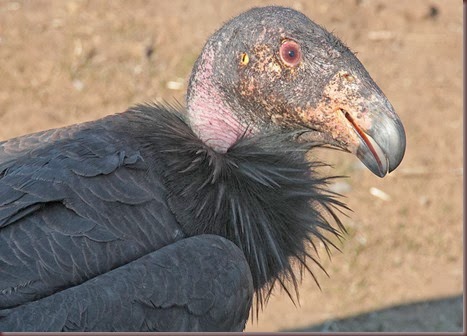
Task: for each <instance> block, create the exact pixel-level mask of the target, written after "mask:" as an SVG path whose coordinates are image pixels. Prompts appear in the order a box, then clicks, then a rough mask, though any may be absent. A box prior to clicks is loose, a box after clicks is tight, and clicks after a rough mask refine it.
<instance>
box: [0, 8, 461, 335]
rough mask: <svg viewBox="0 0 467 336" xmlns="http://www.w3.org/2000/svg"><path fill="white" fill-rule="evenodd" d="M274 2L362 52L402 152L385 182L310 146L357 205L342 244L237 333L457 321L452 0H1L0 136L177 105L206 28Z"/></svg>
mask: <svg viewBox="0 0 467 336" xmlns="http://www.w3.org/2000/svg"><path fill="white" fill-rule="evenodd" d="M273 3H274V4H283V5H289V6H292V7H294V8H296V9H299V10H301V11H303V12H304V13H305V14H307V15H308V16H309V17H310V18H312V19H314V20H315V21H317V22H318V23H320V24H322V25H324V26H325V27H326V28H327V29H329V30H332V31H334V32H335V33H336V34H337V35H338V36H339V37H340V38H341V39H342V40H343V41H344V42H345V43H346V44H347V45H348V46H349V47H350V48H351V49H352V50H353V51H355V52H357V53H358V57H359V58H360V60H361V61H362V63H363V64H364V65H365V66H366V68H367V70H368V71H369V72H370V73H371V74H372V76H373V78H374V79H375V80H376V82H377V83H378V84H379V85H380V87H381V88H382V89H383V91H384V92H385V93H386V95H387V96H388V97H389V99H390V101H391V102H392V104H393V105H394V107H395V108H396V110H397V112H398V113H399V115H400V117H401V119H402V120H403V123H404V125H405V128H406V132H407V137H408V138H407V152H406V156H405V158H404V161H403V163H402V164H401V166H400V168H399V169H398V170H397V171H396V172H394V173H393V174H391V175H389V176H388V177H386V178H384V179H379V178H377V177H375V176H373V175H372V174H371V173H370V172H369V171H367V170H365V169H362V168H361V165H360V164H358V162H357V160H356V159H355V158H353V157H352V156H350V155H347V154H343V153H335V152H331V153H329V152H322V153H321V152H320V153H319V157H320V158H323V159H325V160H328V161H330V162H331V163H333V164H334V165H335V167H334V169H329V170H328V171H327V172H328V173H330V174H335V173H336V172H337V174H346V175H348V176H350V177H349V178H348V179H345V180H342V181H341V182H340V184H337V185H335V186H334V187H335V188H336V189H338V190H341V191H343V192H344V194H345V195H346V197H347V199H346V202H347V204H348V205H349V206H350V208H352V210H353V212H352V213H350V214H349V216H350V217H349V218H344V219H343V220H344V223H345V225H346V226H347V228H348V234H347V235H346V237H345V240H343V241H342V243H339V246H340V248H341V250H342V253H340V252H335V253H333V256H332V260H329V259H328V258H327V256H326V253H324V251H323V253H322V255H321V258H322V263H323V265H324V266H325V268H326V270H327V271H328V273H329V276H330V277H329V278H328V277H326V276H325V275H324V274H323V273H322V272H320V271H319V270H318V269H317V270H316V275H317V277H318V279H319V282H320V284H321V287H322V290H321V291H320V290H319V289H318V288H317V286H316V284H315V283H314V282H313V279H312V278H311V276H305V278H304V280H303V283H302V285H301V299H300V303H301V305H300V306H298V307H295V306H294V305H293V304H292V303H291V302H290V300H289V299H288V298H287V296H286V295H285V294H284V293H281V292H277V293H275V295H274V297H273V298H272V299H271V300H270V302H269V304H268V305H267V307H266V309H265V310H264V311H263V312H262V314H260V317H259V320H258V321H257V322H250V323H249V324H248V327H247V331H276V330H323V331H324V330H331V331H332V330H334V331H335V330H340V331H344V330H349V331H350V330H353V331H359V330H360V331H363V330H374V331H397V330H416V331H443V330H444V331H448V330H451V331H460V330H462V329H463V322H462V309H463V308H462V293H463V286H462V283H463V281H462V280H463V271H462V261H463V253H462V252H463V250H462V246H463V245H462V234H463V225H462V216H463V212H462V197H463V194H462V184H463V165H462V148H463V146H462V145H463V142H462V136H463V133H462V122H463V119H462V112H461V111H462V65H461V58H462V4H461V2H460V1H443V0H439V1H435V0H427V1H425V0H418V1H402V0H397V1H390V2H388V1H385V0H373V1H368V0H355V1H351V0H345V1H339V0H333V1H319V0H316V1H280V0H276V1H240V2H231V1H201V0H197V1H189V2H188V1H179V0H171V1H160V2H155V1H143V0H138V1H125V2H124V1H112V2H110V1H109V2H104V1H78V0H76V1H73V0H70V1H58V0H57V1H41V0H35V1H5V0H2V1H0V59H1V62H0V139H7V138H10V137H14V136H18V135H21V134H25V133H29V132H34V131H38V130H42V129H47V128H52V127H58V126H63V125H67V124H71V123H76V122H81V121H86V120H92V119H96V118H98V117H101V116H104V115H107V114H110V113H115V112H120V111H123V110H125V109H126V108H127V107H128V106H130V105H132V104H135V103H138V102H144V101H151V100H156V99H157V100H162V99H164V100H166V101H168V102H173V101H174V99H177V100H179V101H183V92H184V90H185V88H186V79H187V77H188V74H189V72H190V70H191V66H192V64H193V62H194V60H195V58H196V56H197V54H198V52H199V51H200V49H201V47H202V45H203V42H204V41H205V40H206V38H207V37H208V35H209V34H210V33H212V32H213V31H214V30H215V29H217V28H218V27H219V26H220V25H222V23H223V22H225V21H226V20H227V19H229V18H231V17H232V16H234V15H236V14H238V13H240V12H242V11H244V10H246V9H248V8H250V7H252V6H253V5H266V4H273ZM370 188H377V189H379V190H381V191H383V192H385V193H386V194H387V195H388V196H389V199H387V198H384V197H383V198H384V199H383V198H381V197H376V196H374V195H373V194H372V193H371V192H370ZM452 296H454V298H452ZM414 302H419V303H418V304H414V305H411V304H412V303H414ZM420 302H421V303H420ZM392 306H398V307H395V308H393V309H392V308H391V307H392ZM386 308H388V309H386ZM381 309H385V310H383V311H381ZM359 315H360V316H359ZM347 318H348V319H347Z"/></svg>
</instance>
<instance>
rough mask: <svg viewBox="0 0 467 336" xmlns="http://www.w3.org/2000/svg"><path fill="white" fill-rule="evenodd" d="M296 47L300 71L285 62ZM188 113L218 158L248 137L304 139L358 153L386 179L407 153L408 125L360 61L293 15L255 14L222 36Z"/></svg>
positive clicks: (278, 11)
mask: <svg viewBox="0 0 467 336" xmlns="http://www.w3.org/2000/svg"><path fill="white" fill-rule="evenodd" d="M289 40H291V41H294V42H296V43H298V45H299V46H300V48H301V53H302V55H301V56H302V59H301V61H300V62H299V63H298V64H297V65H296V66H289V65H288V64H286V63H285V62H283V60H282V59H281V57H280V54H279V50H280V47H281V45H282V44H283V43H284V42H285V41H289ZM244 54H246V55H248V62H243V61H242V60H243V59H244V58H243V55H244ZM245 63H246V64H245ZM187 106H188V113H189V119H190V124H191V126H192V128H193V130H194V131H195V133H196V134H197V135H198V136H199V137H200V138H201V139H202V140H203V141H204V142H205V143H206V144H207V145H209V146H211V147H212V148H214V149H215V150H216V151H218V152H226V151H227V150H228V149H229V148H230V147H231V146H232V144H234V143H235V141H236V140H237V139H238V138H239V137H241V136H243V135H245V134H246V135H248V134H250V133H259V132H277V131H280V132H303V135H302V136H301V137H300V138H299V139H300V140H301V141H320V142H323V143H327V144H330V145H332V146H335V147H338V148H340V149H343V150H345V151H348V152H351V153H353V154H355V155H357V156H358V157H359V158H360V159H361V160H362V162H363V163H364V164H365V165H367V167H368V168H369V169H370V170H371V171H372V172H373V173H375V174H376V175H378V176H381V177H382V176H384V175H385V174H386V173H388V172H390V171H392V170H393V169H395V168H396V167H397V166H398V165H399V163H400V162H401V160H402V157H403V155H404V152H405V132H404V128H403V126H402V123H401V122H400V120H399V118H398V116H397V115H396V113H395V112H394V109H393V108H392V106H391V104H390V103H389V101H388V100H387V98H386V97H385V96H384V94H383V93H382V92H381V90H380V89H379V87H378V86H377V85H376V84H375V82H374V81H373V80H372V78H371V77H370V75H369V74H368V72H367V71H366V70H365V68H364V67H363V65H362V64H361V63H360V61H359V60H358V59H357V58H356V57H355V55H354V54H353V53H352V52H351V51H350V50H349V49H348V48H347V47H346V46H344V45H343V44H342V43H341V42H340V41H339V40H338V39H337V38H336V37H335V36H333V35H332V34H331V33H329V32H327V31H326V30H325V29H323V28H322V27H320V26H319V25H317V24H316V23H314V22H313V21H311V20H310V19H308V18H307V17H306V16H305V15H303V14H302V13H299V12H297V11H295V10H293V9H290V8H283V7H264V8H254V9H251V10H249V11H247V12H245V13H243V14H241V15H239V16H237V17H236V18H234V19H232V20H231V21H229V22H228V23H227V24H225V25H224V26H223V27H222V28H221V29H220V30H219V31H217V32H216V33H215V34H214V35H213V36H212V37H211V38H210V39H209V40H208V41H207V43H206V45H205V47H204V49H203V51H202V53H201V55H200V57H199V58H198V60H197V61H196V64H195V67H194V71H193V74H192V76H191V78H190V83H189V90H188V95H187Z"/></svg>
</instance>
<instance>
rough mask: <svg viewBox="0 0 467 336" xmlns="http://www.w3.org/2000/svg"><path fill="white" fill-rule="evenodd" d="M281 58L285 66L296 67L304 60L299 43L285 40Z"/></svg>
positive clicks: (280, 52) (281, 49)
mask: <svg viewBox="0 0 467 336" xmlns="http://www.w3.org/2000/svg"><path fill="white" fill-rule="evenodd" d="M279 56H280V58H281V60H282V62H284V64H285V65H287V66H289V67H296V66H297V65H298V64H299V63H300V61H301V60H302V50H301V49H300V45H299V44H298V43H297V42H295V41H292V40H285V41H284V42H282V44H281V46H280V49H279Z"/></svg>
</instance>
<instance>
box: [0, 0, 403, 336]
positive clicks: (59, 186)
mask: <svg viewBox="0 0 467 336" xmlns="http://www.w3.org/2000/svg"><path fill="white" fill-rule="evenodd" d="M264 18H268V19H269V21H265V20H264ZM258 19H262V21H261V20H260V21H258ZM276 21H277V22H276ZM252 22H253V23H254V24H253V23H252ZM258 22H259V23H258ZM288 27H291V28H290V31H287V29H288ZM251 29H253V30H255V31H257V30H259V32H262V35H261V34H260V35H258V36H259V37H258V36H256V35H255V37H251V38H250V40H248V39H247V37H246V35H245V34H246V32H248V31H249V30H251ZM232 34H234V35H235V36H237V37H238V40H232V39H231V38H232ZM244 35H245V36H244ZM250 35H251V32H250ZM330 36H331V35H330V34H329V33H327V32H325V31H324V30H323V29H322V28H320V27H319V26H317V25H316V24H314V23H313V22H312V21H310V20H309V19H307V18H306V17H305V16H304V15H302V14H301V13H298V12H296V11H293V10H291V9H287V8H281V7H266V8H259V9H253V10H251V11H249V12H246V13H244V14H242V15H240V16H239V17H237V18H234V19H233V20H231V21H230V22H228V23H227V24H226V25H225V26H224V27H223V28H221V29H220V30H219V31H218V32H216V33H215V34H214V35H213V37H211V38H210V39H209V40H208V42H207V43H206V46H205V47H204V49H203V51H202V53H201V55H200V57H199V59H198V60H197V62H196V63H195V66H194V70H193V73H192V76H191V79H190V84H189V90H188V96H187V108H186V110H183V109H175V108H171V107H167V106H162V105H158V104H146V105H138V106H135V107H133V108H130V109H129V110H127V111H126V112H123V113H120V114H115V115H111V116H108V117H105V118H103V119H100V120H96V121H92V122H88V123H83V124H78V125H72V126H68V127H65V128H60V129H55V130H49V131H43V132H39V133H35V134H31V135H25V136H22V137H19V138H15V139H11V140H7V141H5V142H2V143H0V329H2V330H37V331H57V330H70V331H72V330H75V331H77V330H96V331H97V330H99V331H104V330H114V331H130V330H132V331H137V330H140V331H142V330H145V331H151V330H152V331H155V330H157V331H164V330H170V331H176V330H178V331H181V330H193V331H195V330H198V331H201V330H210V331H214V330H224V331H227V330H242V329H243V327H244V325H245V322H246V320H247V318H248V312H249V310H250V308H251V305H252V302H253V294H254V293H255V295H256V299H257V307H258V306H261V305H262V304H264V303H265V301H266V300H267V298H268V296H269V295H270V293H271V290H272V288H273V287H274V285H275V284H279V285H280V286H281V287H282V288H284V289H285V290H286V291H287V292H288V293H289V295H290V296H291V297H292V296H293V294H292V292H293V290H297V288H298V283H299V280H300V277H299V275H298V274H297V272H296V268H294V265H296V264H298V267H299V268H300V269H303V268H306V269H308V270H309V271H310V272H311V269H310V266H309V265H308V264H307V260H312V261H316V259H315V256H314V255H313V254H312V253H310V249H309V248H308V247H309V246H312V247H314V249H315V250H316V247H315V241H316V239H317V240H320V241H322V242H323V243H324V244H325V246H326V247H327V246H328V245H329V244H331V245H332V243H331V241H330V240H329V238H327V236H326V232H329V233H331V234H334V235H338V234H339V230H342V229H343V227H342V225H341V223H340V221H339V219H338V217H337V216H336V209H338V208H345V205H344V204H343V203H341V202H340V201H339V200H338V199H337V198H336V196H337V195H335V194H333V193H332V192H330V191H328V190H327V188H326V185H327V183H328V180H329V178H322V177H319V176H318V175H317V174H316V168H317V167H318V166H320V165H322V164H321V163H319V162H315V161H311V162H310V161H308V160H307V158H306V154H307V152H309V151H310V150H312V149H313V148H315V147H317V146H322V145H324V144H331V145H333V146H337V147H339V148H341V149H343V150H346V151H350V152H353V153H354V154H355V155H357V156H358V157H359V158H360V159H361V160H362V161H363V162H364V163H365V164H366V165H367V166H368V167H369V169H370V170H372V171H373V172H374V173H375V174H377V175H380V176H384V175H385V174H386V173H387V172H388V171H391V170H393V169H395V167H396V166H397V165H398V164H399V162H400V160H401V159H402V156H403V151H404V149H405V135H404V131H403V128H402V130H401V127H402V125H401V123H400V121H399V119H398V118H397V116H396V115H395V113H394V112H393V110H392V107H391V106H390V104H389V103H388V102H387V100H386V98H385V97H384V95H382V93H381V92H380V90H379V89H378V88H377V86H376V84H374V82H373V81H372V80H371V78H370V77H369V75H368V74H367V73H366V71H364V69H363V66H361V64H360V63H359V62H358V60H356V58H355V57H354V56H353V54H351V53H350V52H349V51H348V50H347V49H346V48H345V47H344V46H343V45H342V44H340V42H339V43H337V42H336V41H337V40H336V39H335V38H334V37H330ZM240 37H242V38H240ZM308 40H310V41H311V42H310V43H311V44H307V43H308V42H306V41H308ZM226 41H229V43H227V42H226ZM317 41H321V42H322V44H323V46H322V47H321V49H322V50H323V55H319V52H320V50H321V49H320V50H313V53H314V55H315V57H312V56H311V55H309V54H310V53H312V51H311V49H310V48H311V47H310V45H311V46H313V45H315V43H317ZM284 46H285V47H284ZM316 46H318V45H317V44H316ZM284 48H285V49H284ZM276 49H277V51H278V52H279V53H277V52H276ZM315 49H316V48H315ZM245 54H246V55H248V58H246V57H244V55H245ZM242 55H243V56H242ZM271 55H272V56H271ZM316 55H318V56H316ZM296 56H300V57H299V58H296ZM329 57H330V58H331V59H330V60H328V61H327V62H329V66H327V65H326V64H324V65H323V64H322V62H318V63H316V61H317V60H318V61H320V58H323V60H324V59H326V60H327V58H329ZM352 57H353V58H352ZM332 58H335V59H337V61H336V60H333V59H332ZM349 58H350V61H349ZM245 60H247V61H245ZM222 62H224V66H222V64H221V63H222ZM323 62H324V61H323ZM336 64H337V65H336ZM342 64H347V65H348V64H350V66H347V68H345V69H344V70H345V71H346V73H349V72H350V71H352V73H353V76H354V77H355V79H354V81H355V82H354V83H353V84H349V85H347V84H346V83H345V82H342V83H341V82H339V83H337V82H336V81H337V80H338V79H339V78H341V74H342V73H343V71H344V70H342ZM318 65H319V66H318ZM317 66H318V68H316V67H317ZM320 67H321V68H320ZM315 68H316V69H315ZM320 69H321V70H320ZM362 69H363V70H362ZM320 71H321V73H320ZM318 74H319V77H316V76H318ZM311 75H315V77H316V83H317V84H316V85H312V83H310V78H309V76H311ZM344 77H345V76H344ZM336 78H337V79H336ZM345 80H347V79H345ZM358 83H365V85H363V86H359V85H357V84H358ZM362 90H363V91H362ZM336 92H337V93H336ZM323 94H324V95H325V97H324V98H327V99H328V100H329V102H330V103H329V104H328V105H331V111H329V110H328V107H327V105H326V106H324V105H323V103H322V102H323V99H324V98H323V97H322V96H323ZM344 94H345V96H347V97H349V96H350V97H353V98H354V100H355V102H356V103H355V106H354V105H352V103H351V102H349V101H347V100H342V95H344ZM307 95H308V98H307ZM342 101H343V102H342ZM365 102H369V104H370V105H364V103H365ZM332 104H338V105H336V106H337V107H338V109H335V107H332ZM339 104H340V105H339ZM375 106H376V107H377V108H375V110H376V111H377V114H378V116H379V115H383V114H384V116H383V117H381V118H382V120H383V126H375V125H376V124H375V123H373V122H372V120H373V119H372V118H373V117H372V116H371V115H370V113H369V111H368V109H369V108H370V107H372V108H374V107H375ZM351 108H354V109H355V110H356V111H357V112H354V111H353V110H351ZM354 113H357V114H358V116H360V117H359V118H357V117H356V115H355V114H354ZM319 115H321V119H320V122H314V121H316V120H318V119H317V118H318V116H319ZM362 120H363V121H362ZM357 121H358V122H360V121H362V124H358V123H357ZM375 130H377V131H378V132H376V131H375ZM383 131H385V132H386V133H384V132H383ZM401 151H402V154H401ZM318 265H319V264H318ZM290 286H292V287H290ZM49 316H54V318H53V319H50V318H49Z"/></svg>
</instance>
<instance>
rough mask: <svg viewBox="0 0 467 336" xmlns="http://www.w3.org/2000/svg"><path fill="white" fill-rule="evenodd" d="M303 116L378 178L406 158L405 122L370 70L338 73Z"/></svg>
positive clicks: (328, 141)
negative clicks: (321, 96)
mask: <svg viewBox="0 0 467 336" xmlns="http://www.w3.org/2000/svg"><path fill="white" fill-rule="evenodd" d="M349 77H351V81H350V80H349ZM301 118H302V121H303V122H305V123H306V124H307V125H313V129H314V130H315V131H317V132H316V133H315V135H314V136H315V137H316V136H318V137H321V138H322V139H324V140H325V142H327V143H329V144H331V145H333V146H337V147H339V148H341V149H343V150H345V151H347V152H350V153H353V154H355V155H356V156H357V157H358V158H359V159H360V160H361V161H362V163H363V164H364V165H365V166H366V167H367V168H368V169H369V170H370V171H371V172H373V173H374V174H375V175H377V176H379V177H384V176H385V175H386V174H388V173H390V172H392V171H393V170H394V169H396V168H397V167H398V166H399V164H400V163H401V161H402V158H403V157H404V153H405V146H406V137H405V130H404V127H403V126H402V122H401V121H400V119H399V117H398V116H397V114H396V112H395V111H394V108H393V107H392V105H391V104H390V103H389V101H388V99H387V98H386V96H385V95H384V94H383V93H382V92H381V90H380V89H379V88H378V86H377V85H376V84H375V83H374V81H373V80H372V79H371V78H370V77H369V75H368V74H367V73H364V72H360V76H357V75H355V76H349V74H348V72H346V71H340V72H338V73H337V74H336V75H335V76H334V77H333V78H332V79H331V80H330V81H329V83H328V84H327V85H326V87H325V89H324V91H323V98H322V100H321V101H320V102H319V103H318V105H317V106H316V107H315V108H313V109H308V110H307V111H306V112H305V113H304V114H302V115H301ZM310 139H311V137H310Z"/></svg>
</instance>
